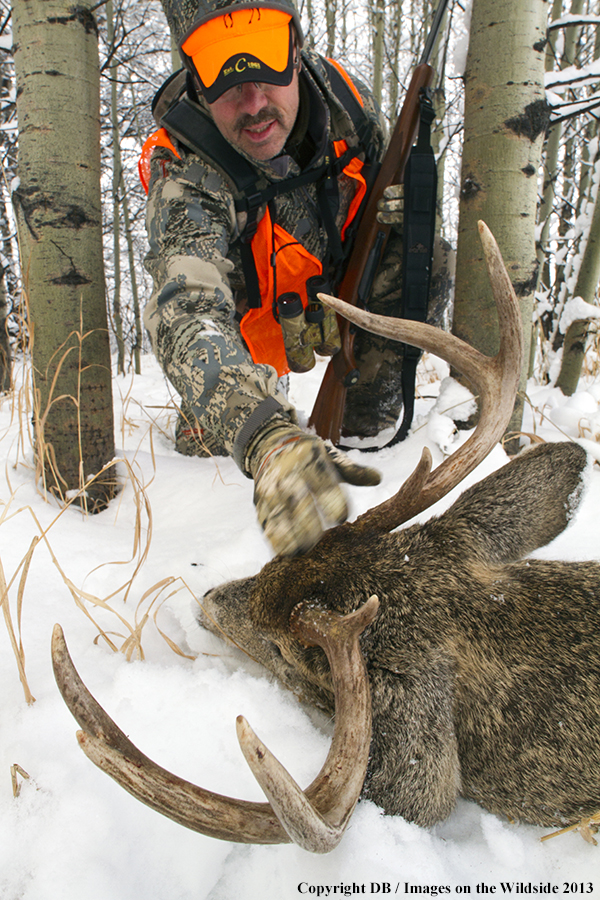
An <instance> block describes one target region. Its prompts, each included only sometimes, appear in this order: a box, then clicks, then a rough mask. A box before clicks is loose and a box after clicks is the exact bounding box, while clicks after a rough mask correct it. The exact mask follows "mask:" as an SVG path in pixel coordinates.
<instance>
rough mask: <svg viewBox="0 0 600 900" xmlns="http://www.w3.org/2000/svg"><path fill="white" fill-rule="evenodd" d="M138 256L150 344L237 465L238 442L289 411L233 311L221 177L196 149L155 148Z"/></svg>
mask: <svg viewBox="0 0 600 900" xmlns="http://www.w3.org/2000/svg"><path fill="white" fill-rule="evenodd" d="M151 170H152V175H151V180H150V188H149V193H148V207H147V215H146V225H147V230H148V239H149V244H150V251H149V253H148V255H147V257H146V260H145V265H146V268H147V270H148V271H149V273H150V274H151V275H152V278H153V281H154V290H153V293H152V296H151V298H150V301H149V302H148V304H147V306H146V309H145V312H144V323H145V325H146V328H147V329H148V332H149V335H150V339H151V342H152V347H153V350H154V353H155V354H156V357H157V359H158V361H159V363H160V365H161V366H162V368H163V370H164V372H165V374H166V375H167V377H168V378H169V381H170V382H171V383H172V384H173V386H174V387H175V389H176V390H177V391H178V393H179V394H180V395H181V397H182V399H183V402H184V404H185V405H186V406H187V408H189V409H190V410H191V412H192V414H193V415H194V416H195V417H196V418H197V419H198V422H199V424H200V426H201V427H202V428H203V429H204V430H205V431H206V432H207V433H208V434H209V435H210V436H211V443H212V445H213V446H216V447H219V448H222V452H225V453H226V454H228V455H231V456H233V457H234V458H235V459H236V461H237V462H238V464H239V465H240V467H242V468H243V455H244V448H245V445H246V444H247V443H248V442H249V440H250V439H251V438H252V436H253V434H255V433H256V431H258V430H259V428H260V427H261V425H262V424H263V423H264V422H265V421H267V420H268V419H269V418H271V417H273V415H283V416H285V417H286V418H295V415H294V411H293V408H292V407H291V406H290V404H289V403H288V401H287V400H286V398H285V397H284V396H283V394H281V393H280V392H278V385H277V373H276V371H275V369H273V368H271V366H266V365H256V364H255V363H254V362H253V360H252V358H251V356H250V354H249V352H248V350H247V349H246V347H245V345H244V342H243V340H242V337H241V334H240V330H239V326H238V324H237V322H236V320H235V318H234V314H235V304H234V300H233V295H232V291H231V287H230V283H229V277H230V276H231V274H232V272H233V270H234V264H233V263H232V262H231V261H230V260H229V259H228V258H227V253H228V249H229V244H230V241H231V239H232V238H234V237H235V233H236V227H237V226H236V217H235V211H234V206H233V199H232V196H231V193H230V192H229V190H228V188H227V186H226V184H225V183H224V181H223V180H222V178H221V177H220V176H219V175H218V174H217V172H215V171H214V170H213V169H211V168H210V167H209V166H207V165H205V164H204V163H203V162H202V161H201V160H199V159H198V158H197V157H195V156H193V155H189V156H188V157H186V158H184V159H183V160H177V159H175V158H174V156H173V155H172V154H171V153H170V152H169V151H168V150H163V149H160V150H159V151H155V153H154V155H153V158H152V164H151Z"/></svg>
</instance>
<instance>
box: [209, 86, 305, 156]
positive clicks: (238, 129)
mask: <svg viewBox="0 0 600 900" xmlns="http://www.w3.org/2000/svg"><path fill="white" fill-rule="evenodd" d="M299 96H300V95H299V91H298V72H297V71H296V70H295V71H294V76H293V78H292V80H291V82H290V83H289V84H287V85H285V86H284V87H281V86H279V85H274V84H264V83H260V84H257V83H255V82H252V81H249V82H245V83H244V84H239V85H237V86H236V87H232V88H230V89H229V90H228V91H225V93H224V94H221V96H220V97H219V99H218V100H215V102H214V103H210V104H209V107H210V111H211V113H212V116H213V119H214V120H215V124H216V126H217V128H218V129H219V131H220V132H221V134H222V135H223V137H224V138H226V139H227V140H228V141H229V142H230V143H231V144H233V145H234V146H235V147H237V148H239V149H240V150H243V151H244V152H245V153H247V154H248V156H251V157H253V158H254V159H260V160H265V159H272V158H273V157H274V156H277V154H278V153H280V152H281V151H282V150H283V147H284V144H285V142H286V141H287V139H288V136H289V134H290V132H291V130H292V128H293V127H294V123H295V121H296V116H297V114H298V104H299Z"/></svg>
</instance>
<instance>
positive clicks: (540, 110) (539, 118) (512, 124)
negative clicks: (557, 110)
mask: <svg viewBox="0 0 600 900" xmlns="http://www.w3.org/2000/svg"><path fill="white" fill-rule="evenodd" d="M504 125H505V126H506V128H508V129H510V131H514V133H515V134H518V135H519V136H520V135H523V137H526V138H529V140H530V141H531V142H532V143H533V142H534V141H535V139H536V138H537V137H538V136H539V135H540V134H547V133H548V128H549V126H550V106H549V104H548V102H547V101H546V100H534V102H533V103H529V104H528V105H527V106H526V107H525V109H524V110H523V112H522V113H520V114H519V115H518V116H512V117H511V118H510V119H506V120H505V122H504Z"/></svg>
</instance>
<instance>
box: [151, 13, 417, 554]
mask: <svg viewBox="0 0 600 900" xmlns="http://www.w3.org/2000/svg"><path fill="white" fill-rule="evenodd" d="M165 6H167V4H165ZM168 15H169V24H170V26H171V29H172V32H173V33H174V34H175V35H176V36H177V38H178V45H179V51H180V54H181V57H182V60H183V64H184V67H183V70H182V71H181V72H180V73H176V74H175V75H174V76H172V77H171V78H170V79H169V81H167V82H166V84H165V85H163V87H162V88H161V90H160V91H159V93H158V94H157V97H156V98H155V101H154V104H153V112H154V116H155V118H156V119H157V121H158V122H159V124H160V125H161V126H162V127H161V128H160V129H159V131H158V132H156V133H155V134H154V135H152V136H151V137H150V138H149V139H148V141H147V142H146V144H145V146H144V151H143V153H142V158H141V160H140V175H141V178H142V182H143V183H144V186H145V187H146V189H147V192H148V207H147V229H148V237H149V244H150V251H149V253H148V255H147V258H146V267H147V270H148V271H149V272H150V274H151V275H152V278H153V281H154V290H153V293H152V296H151V299H150V301H149V303H148V305H147V308H146V310H145V317H144V318H145V324H146V327H147V329H148V332H149V334H150V338H151V341H152V346H153V350H154V352H155V354H156V356H157V358H158V360H159V362H160V364H161V366H162V368H163V369H164V372H165V374H166V375H167V377H168V379H169V380H170V382H171V383H172V384H173V386H174V387H175V388H176V390H177V391H178V393H179V394H180V395H181V398H182V403H181V413H180V416H179V419H178V423H177V430H176V445H177V449H178V450H179V451H180V452H182V453H186V454H190V455H191V454H196V455H229V456H232V457H233V458H234V460H235V462H236V463H237V465H238V466H239V468H240V469H241V471H242V472H243V473H244V474H245V475H246V476H247V477H249V478H252V479H253V480H254V502H255V505H256V509H257V515H258V518H259V521H260V524H261V526H262V527H263V529H264V531H265V534H266V536H267V538H268V539H269V541H270V542H271V545H272V547H273V549H274V550H275V552H276V553H278V554H284V555H291V554H296V553H301V552H304V551H306V550H308V549H310V547H312V546H313V545H314V544H315V543H316V542H317V541H318V539H319V537H320V536H321V534H322V530H323V527H324V526H328V525H331V524H335V523H339V522H342V521H344V520H345V518H346V516H347V512H348V509H347V502H346V498H345V495H344V492H343V490H342V489H341V487H340V482H341V481H346V482H348V483H351V484H376V483H378V481H379V475H378V473H377V472H376V471H375V470H374V469H371V468H367V467H363V466H360V465H358V464H356V463H354V462H353V461H351V460H350V459H349V458H348V457H347V456H346V455H345V454H343V453H341V452H340V451H339V450H335V449H334V448H333V447H331V446H328V445H326V444H325V443H324V442H323V441H322V440H321V439H320V438H319V437H317V436H315V435H313V434H309V433H307V432H306V431H304V430H302V428H301V427H300V426H299V424H298V416H297V414H296V411H295V410H294V408H293V406H292V404H291V403H290V402H289V400H288V399H287V396H286V376H287V373H288V372H289V371H290V370H292V371H305V370H306V369H307V368H310V366H311V365H312V364H313V347H316V349H317V350H318V351H319V352H322V353H332V352H335V350H336V349H337V346H338V344H336V341H337V339H338V337H339V336H338V334H337V325H336V322H335V316H333V314H331V313H324V311H323V307H322V306H320V305H319V303H318V301H317V302H314V292H313V293H312V294H311V292H310V291H311V289H310V285H311V284H313V285H314V281H313V282H311V281H310V279H314V278H315V277H318V278H320V279H322V280H321V281H317V287H319V288H320V289H321V290H322V289H323V286H325V290H326V291H328V292H330V293H334V292H335V287H336V285H337V284H338V283H339V281H340V279H341V276H342V274H343V270H344V263H345V261H346V259H347V257H348V251H349V249H350V248H351V245H352V238H353V234H354V228H355V226H356V224H357V222H358V218H359V216H360V212H361V209H362V205H363V203H364V199H365V196H366V195H367V192H368V189H369V179H370V175H371V171H372V167H373V165H374V164H376V163H377V161H378V160H379V159H380V158H381V155H382V153H383V150H384V146H385V135H384V128H383V125H382V121H381V118H380V114H379V111H378V109H377V108H376V105H375V103H374V100H373V97H372V95H371V94H370V92H369V91H368V90H367V88H366V87H365V86H364V85H363V84H362V83H361V82H360V81H358V80H357V79H356V78H352V79H351V78H350V77H349V76H348V74H347V73H346V72H345V70H344V69H342V67H341V66H339V65H338V64H336V63H334V62H332V61H330V60H326V59H324V58H323V57H321V56H319V55H318V54H316V53H315V52H313V51H311V50H306V49H303V42H304V39H303V33H302V27H301V24H300V18H299V14H298V11H297V9H296V7H295V5H294V3H293V0H264V2H263V0H251V2H248V0H233V2H232V0H200V2H198V0H178V2H177V0H176V2H173V4H171V5H170V6H169V10H168ZM388 190H389V194H390V196H389V198H388V199H384V201H382V205H381V207H380V209H381V212H380V214H379V217H380V218H381V219H382V221H385V222H387V223H388V224H391V225H392V226H394V227H393V228H392V231H391V235H390V239H389V240H388V244H387V247H386V251H385V255H384V259H383V261H382V264H381V265H380V268H379V271H378V274H377V276H376V280H375V283H374V286H373V290H372V293H371V301H370V305H369V308H370V309H371V310H372V311H373V312H378V313H381V314H384V315H386V314H387V315H394V314H396V315H397V314H398V309H399V289H400V278H399V271H400V264H401V210H402V200H401V198H400V197H399V196H398V194H397V192H395V191H394V188H393V187H392V188H390V189H388ZM307 282H309V285H308V286H307ZM309 295H310V296H309ZM307 307H309V309H310V310H316V313H317V314H316V316H313V318H316V323H315V324H312V325H309V322H307V319H308V320H309V321H310V315H309V314H308V313H306V315H305V310H306V308H307ZM298 313H299V314H298ZM315 335H317V337H315ZM355 355H356V359H357V363H358V366H359V370H360V373H361V377H360V380H359V382H358V384H357V385H356V387H354V388H351V389H350V390H349V391H348V399H347V403H346V412H345V417H344V431H343V434H344V435H346V436H348V435H355V436H359V437H366V436H368V437H370V436H373V435H376V434H378V433H379V432H380V431H382V430H383V429H386V428H389V427H390V426H393V425H395V423H396V421H397V419H398V417H399V415H400V412H401V409H402V392H401V387H400V375H401V369H402V350H401V345H399V344H396V343H393V342H387V341H385V340H383V339H381V338H376V337H375V336H373V335H368V334H366V333H359V334H358V335H357V338H356V342H355Z"/></svg>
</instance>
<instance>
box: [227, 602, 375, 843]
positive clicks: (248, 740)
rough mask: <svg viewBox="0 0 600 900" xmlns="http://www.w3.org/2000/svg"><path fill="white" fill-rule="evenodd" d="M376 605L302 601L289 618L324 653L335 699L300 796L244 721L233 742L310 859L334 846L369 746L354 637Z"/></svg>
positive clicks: (366, 694) (364, 679)
mask: <svg viewBox="0 0 600 900" xmlns="http://www.w3.org/2000/svg"><path fill="white" fill-rule="evenodd" d="M378 609H379V600H378V599H377V597H376V596H375V595H373V596H372V597H370V598H369V599H368V600H367V602H366V603H364V604H363V605H362V606H361V607H360V608H359V609H357V610H356V611H355V612H353V613H350V614H349V615H347V616H340V615H339V614H338V613H333V612H331V611H330V610H325V609H319V608H316V607H313V606H309V605H308V604H306V603H300V604H298V605H297V606H296V607H295V608H294V610H293V611H292V615H291V617H290V629H291V631H292V634H295V635H296V636H297V637H298V638H299V639H300V640H301V641H302V642H303V643H305V644H306V645H308V646H314V645H318V646H320V647H322V649H323V650H324V651H325V653H326V654H327V658H328V659H329V665H330V668H331V676H332V680H333V689H334V695H335V728H334V733H333V739H332V742H331V747H330V749H329V753H328V754H327V759H326V760H325V763H324V764H323V767H322V769H321V771H320V772H319V774H318V775H317V777H316V778H315V780H314V781H313V782H312V784H311V785H310V786H309V787H308V788H307V789H306V791H304V792H302V791H301V790H300V788H299V787H298V785H297V784H296V782H295V781H294V780H293V779H292V778H291V776H290V775H289V774H288V773H287V772H286V771H285V769H283V767H282V766H281V765H280V764H279V763H278V761H277V760H276V759H275V757H273V756H272V754H270V753H269V751H268V750H267V748H266V747H265V746H264V744H262V742H261V741H260V740H259V739H258V738H257V737H256V735H255V734H254V732H253V731H252V729H251V728H250V727H249V726H248V724H247V722H246V721H245V719H242V717H240V718H239V719H238V737H239V740H240V745H241V747H242V751H243V753H244V756H245V757H246V760H247V762H248V765H249V766H250V768H251V769H252V772H253V773H254V777H255V778H256V780H257V781H258V783H259V784H260V786H261V787H262V789H263V791H264V792H265V794H266V796H267V798H268V799H269V802H270V803H271V806H272V808H273V809H274V811H275V812H276V814H277V817H278V819H279V821H280V822H281V824H282V825H283V827H284V828H285V830H286V831H287V833H288V834H289V835H290V837H291V838H292V840H293V841H294V842H295V843H297V844H299V845H300V846H301V847H304V849H306V850H312V851H313V852H316V853H327V852H329V851H330V850H333V848H334V847H336V846H337V845H338V843H339V842H340V840H341V837H342V835H343V833H344V830H345V828H346V825H347V824H348V822H349V820H350V817H351V815H352V813H353V811H354V807H355V806H356V803H357V801H358V798H359V796H360V792H361V790H362V786H363V783H364V780H365V774H366V771H367V763H368V760H369V749H370V746H371V696H370V690H369V679H368V676H367V672H366V669H365V664H364V660H363V657H362V653H361V650H360V646H359V642H358V639H359V636H360V634H361V633H362V632H363V631H364V629H365V628H366V627H367V625H369V624H370V623H371V622H372V621H373V619H374V618H375V616H376V614H377V611H378Z"/></svg>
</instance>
